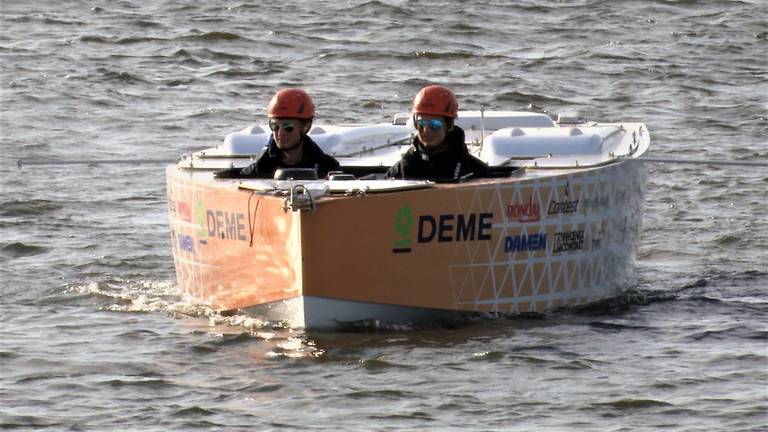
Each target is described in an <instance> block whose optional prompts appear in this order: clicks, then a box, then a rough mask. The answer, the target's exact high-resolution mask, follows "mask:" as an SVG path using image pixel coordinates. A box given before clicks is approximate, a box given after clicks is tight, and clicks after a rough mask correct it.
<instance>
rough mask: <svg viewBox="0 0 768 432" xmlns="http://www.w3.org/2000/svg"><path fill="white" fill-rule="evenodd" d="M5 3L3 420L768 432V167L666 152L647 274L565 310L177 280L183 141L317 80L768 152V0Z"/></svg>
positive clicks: (210, 138)
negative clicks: (539, 312)
mask: <svg viewBox="0 0 768 432" xmlns="http://www.w3.org/2000/svg"><path fill="white" fill-rule="evenodd" d="M144 3H147V2H138V1H133V0H131V1H128V0H124V1H119V2H103V1H92V2H73V1H67V2H56V3H50V2H21V1H12V0H3V1H2V3H0V19H1V20H2V26H0V89H1V90H0V91H1V92H2V93H1V97H0V103H1V104H2V106H1V112H0V114H1V115H0V140H1V141H0V142H1V143H2V150H3V151H2V159H0V176H1V178H2V182H1V183H0V184H1V185H2V186H1V187H2V189H1V192H2V194H1V195H0V272H2V273H1V275H2V277H1V279H0V280H1V282H0V296H1V297H0V323H2V330H1V331H0V335H1V337H0V428H2V429H10V430H15V429H28V430H79V431H85V430H98V431H102V430H126V431H143V430H148V431H155V430H179V431H188V430H398V431H399V430H488V431H490V430H504V431H510V430H520V431H529V430H562V431H572V430H594V431H607V430H614V431H624V430H626V431H643V430H646V431H659V430H666V431H764V430H768V414H767V412H768V391H766V390H767V389H768V366H767V365H768V289H767V287H768V229H766V228H767V227H768V218H767V217H766V214H767V213H768V206H767V205H766V202H767V201H768V193H766V190H768V170H767V169H765V168H749V169H746V168H733V167H712V166H675V165H655V166H650V167H649V168H650V176H649V185H648V197H647V202H646V209H645V217H644V224H645V228H644V232H643V237H642V246H641V249H640V252H639V259H638V263H637V274H638V279H639V282H638V285H637V286H635V287H633V288H632V289H631V290H630V292H629V294H628V296H627V298H625V299H620V301H617V302H613V303H610V304H606V305H600V306H597V307H594V308H590V309H586V310H580V311H559V312H556V313H553V314H550V315H548V316H545V317H527V318H517V319H500V318H494V317H487V318H480V319H477V320H476V321H473V322H464V323H439V324H436V325H434V326H427V327H415V326H410V327H409V326H407V325H400V326H394V327H386V328H383V329H379V330H378V331H370V330H369V331H365V332H353V333H330V334H305V333H303V332H299V331H294V330H291V329H286V328H282V327H280V326H276V325H274V324H273V323H262V322H260V321H257V320H253V319H248V318H247V317H243V316H232V317H222V316H219V315H216V314H213V313H212V312H211V311H208V310H206V309H205V308H203V307H200V306H196V305H192V304H185V303H183V302H181V301H180V300H179V296H178V288H177V286H176V283H175V277H174V273H173V265H172V259H171V256H170V244H169V238H170V235H169V232H168V228H167V214H166V208H165V205H166V204H165V196H164V179H163V175H162V168H163V166H162V165H158V164H142V165H68V166H67V165H63V166H44V167H42V166H28V167H25V168H23V169H21V170H20V169H18V168H17V167H16V160H17V159H19V158H22V157H25V158H42V157H54V158H60V159H66V160H80V159H133V158H142V159H144V158H153V159H162V158H167V159H173V158H175V157H177V156H178V155H179V154H182V153H188V152H190V151H193V150H197V149H200V148H204V147H208V146H211V145H214V144H216V143H218V142H219V141H220V140H221V139H222V138H223V137H224V135H225V134H227V133H229V132H231V131H234V130H237V129H240V128H242V127H244V126H246V125H248V124H251V123H253V122H256V121H263V119H264V117H263V115H264V108H265V104H266V102H267V101H268V99H269V98H270V97H271V95H272V93H273V92H274V90H275V89H277V88H279V87H283V86H301V87H304V88H305V89H307V90H308V91H309V93H310V94H311V95H312V96H313V97H314V99H315V101H316V104H317V106H318V121H321V122H334V123H337V122H361V121H368V122H370V121H385V120H388V119H389V118H390V116H391V115H392V114H393V113H395V112H401V111H406V110H407V109H408V104H409V102H410V99H411V98H412V97H413V95H414V94H415V93H416V92H417V91H418V89H419V88H421V87H422V86H423V85H425V84H427V83H432V82H438V83H441V84H445V85H448V86H449V87H451V88H453V89H454V90H455V92H456V93H457V95H458V97H459V101H460V105H461V106H462V108H465V109H477V108H479V107H480V106H484V107H485V108H486V109H519V108H523V107H525V106H527V105H528V104H535V105H538V106H541V107H543V108H546V109H548V110H550V111H551V112H553V113H555V112H576V113H579V114H580V115H582V116H585V117H587V118H590V119H594V120H601V121H610V120H619V121H621V120H627V121H629V120H632V121H643V122H646V123H647V124H648V126H649V128H650V130H651V132H652V139H653V141H652V153H651V155H652V156H654V157H667V158H711V159H728V160H763V161H765V160H768V141H767V140H766V137H768V118H767V117H768V84H767V83H768V72H767V71H768V56H766V52H768V30H766V29H768V2H764V1H761V0H760V1H758V0H754V1H747V0H744V1H731V0H727V1H726V0H719V1H707V2H703V1H694V0H690V1H679V2H673V1H662V0H657V1H645V2H612V1H606V0H575V1H571V2H556V1H521V2H515V5H509V4H507V2H497V1H489V0H484V1H473V2H465V1H460V2H436V1H409V2H406V1H386V2H385V1H341V2H329V1H321V2H297V3H285V2H283V3H280V4H279V5H258V6H256V5H250V4H246V3H240V2H216V3H209V2H195V1H190V0H183V1H182V0H177V1H170V2H156V3H157V4H144Z"/></svg>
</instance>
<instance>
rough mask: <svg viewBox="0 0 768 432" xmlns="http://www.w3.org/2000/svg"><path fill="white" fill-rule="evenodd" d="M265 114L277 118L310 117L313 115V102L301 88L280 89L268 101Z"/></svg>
mask: <svg viewBox="0 0 768 432" xmlns="http://www.w3.org/2000/svg"><path fill="white" fill-rule="evenodd" d="M267 115H268V116H269V117H277V118H300V119H312V118H313V117H315V104H313V103H312V98H310V97H309V95H308V94H307V92H305V91H304V90H302V89H297V88H287V89H282V90H280V91H279V92H277V93H275V95H274V96H272V100H271V101H269V108H267Z"/></svg>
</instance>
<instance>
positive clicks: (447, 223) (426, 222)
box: [392, 206, 493, 253]
mask: <svg viewBox="0 0 768 432" xmlns="http://www.w3.org/2000/svg"><path fill="white" fill-rule="evenodd" d="M492 221H493V213H472V214H468V215H465V214H450V213H448V214H439V215H437V216H433V215H420V216H419V217H418V218H417V217H415V216H414V215H413V211H411V208H410V207H408V206H405V207H401V208H400V209H399V210H398V211H397V213H395V235H396V238H395V241H394V244H393V248H392V252H393V253H404V252H411V246H412V244H413V228H414V225H416V227H417V229H416V242H417V243H430V242H432V241H435V240H436V241H437V242H438V243H448V242H460V241H474V240H490V239H491V228H492V227H493V223H492ZM414 222H415V224H414Z"/></svg>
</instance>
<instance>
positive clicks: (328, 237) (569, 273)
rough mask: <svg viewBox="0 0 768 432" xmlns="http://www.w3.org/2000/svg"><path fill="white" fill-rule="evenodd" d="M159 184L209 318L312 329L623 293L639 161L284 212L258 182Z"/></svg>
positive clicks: (179, 264) (170, 175)
mask: <svg viewBox="0 0 768 432" xmlns="http://www.w3.org/2000/svg"><path fill="white" fill-rule="evenodd" d="M166 174H167V184H168V199H169V205H170V221H171V230H172V240H173V255H174V260H175V265H176V271H177V276H178V283H179V286H180V287H181V289H182V291H183V292H184V293H185V294H186V295H187V296H189V297H191V298H194V299H196V300H198V301H203V302H205V303H207V304H209V305H211V306H212V307H213V308H215V309H218V310H231V309H243V310H250V311H254V312H255V313H257V314H259V315H264V316H266V317H268V318H271V319H281V320H287V321H289V322H290V323H291V324H292V325H294V326H297V327H315V328H323V327H334V326H336V325H337V324H338V323H340V322H347V321H358V320H382V321H409V320H412V319H421V318H424V317H429V316H435V315H440V314H443V313H445V312H446V311H451V312H457V311H458V312H500V313H511V314H515V313H526V312H534V313H538V312H546V311H548V310H551V309H553V308H556V307H559V306H566V305H580V304H585V303H589V302H594V301H597V300H601V299H606V298H610V297H614V296H616V295H618V294H620V293H621V292H622V291H623V290H624V289H626V288H627V287H628V286H629V285H630V284H631V283H632V275H633V267H634V259H635V252H636V250H637V246H638V241H639V234H640V230H641V223H642V210H643V196H644V185H645V171H644V167H643V165H642V164H639V163H633V162H631V161H630V160H624V161H616V162H613V163H607V164H602V165H596V166H592V167H589V168H583V169H562V170H558V169H550V170H541V171H535V170H531V171H530V172H527V173H525V174H524V175H523V174H521V175H519V176H511V177H507V178H503V179H487V180H479V181H472V182H467V183H458V184H437V185H431V186H430V187H425V188H419V189H412V190H397V191H383V192H379V193H374V192H370V189H368V190H369V192H368V193H354V194H351V195H350V196H345V195H333V194H326V195H324V196H319V197H317V198H316V199H314V200H313V201H312V203H311V204H312V205H313V206H314V209H308V208H306V209H301V210H297V211H292V209H291V208H290V205H289V204H290V203H289V202H288V199H289V198H288V197H287V196H286V195H285V194H280V193H276V192H275V191H270V190H269V189H268V188H267V189H265V188H264V185H263V183H264V182H265V181H264V180H261V181H257V180H252V181H248V180H246V181H235V180H214V179H213V177H212V175H211V174H209V173H205V172H190V171H186V170H183V169H180V168H179V167H177V166H171V167H169V168H168V169H167V173H166ZM372 182H379V184H380V183H382V182H383V183H386V180H375V181H372ZM294 183H295V184H302V186H301V187H307V188H309V189H311V187H312V185H310V184H309V183H312V182H301V181H295V182H294ZM315 183H317V182H315ZM319 183H322V182H319ZM358 183H359V182H358ZM359 190H360V191H365V190H366V188H364V187H362V188H360V189H359ZM310 195H311V193H310ZM294 210H295V207H294Z"/></svg>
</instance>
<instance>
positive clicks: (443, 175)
mask: <svg viewBox="0 0 768 432" xmlns="http://www.w3.org/2000/svg"><path fill="white" fill-rule="evenodd" d="M445 145H447V146H448V148H446V149H445V150H443V151H441V152H440V153H435V154H432V153H430V152H429V151H428V150H427V149H426V148H425V147H424V145H423V144H422V143H421V141H419V138H418V137H414V138H413V144H412V145H411V148H409V149H408V151H407V152H406V153H405V154H404V155H403V157H402V159H400V162H398V163H396V164H395V165H393V166H392V167H391V168H390V169H389V170H388V171H387V177H392V178H396V179H403V178H405V179H425V180H454V181H457V180H459V179H462V178H471V177H483V176H486V175H487V174H488V165H486V164H485V163H484V162H483V161H481V160H480V159H478V158H476V157H474V156H472V155H471V154H469V149H467V145H466V144H465V143H464V130H462V129H461V128H460V127H458V126H454V127H453V129H451V130H449V131H448V133H447V134H446V136H445Z"/></svg>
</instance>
